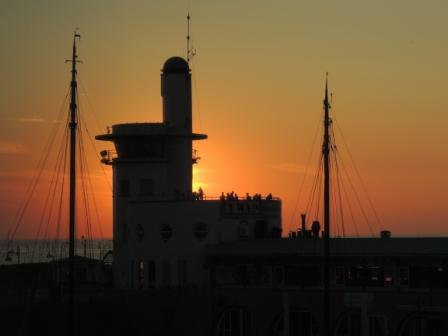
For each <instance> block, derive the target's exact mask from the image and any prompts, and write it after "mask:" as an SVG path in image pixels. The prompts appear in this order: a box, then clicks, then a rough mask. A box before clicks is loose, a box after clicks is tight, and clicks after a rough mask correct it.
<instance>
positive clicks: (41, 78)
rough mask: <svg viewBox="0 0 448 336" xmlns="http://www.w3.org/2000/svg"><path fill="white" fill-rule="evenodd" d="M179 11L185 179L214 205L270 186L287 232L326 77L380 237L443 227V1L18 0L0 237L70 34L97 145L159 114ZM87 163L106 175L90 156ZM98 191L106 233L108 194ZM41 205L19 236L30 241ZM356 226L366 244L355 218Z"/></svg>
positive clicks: (11, 15) (6, 90)
mask: <svg viewBox="0 0 448 336" xmlns="http://www.w3.org/2000/svg"><path fill="white" fill-rule="evenodd" d="M188 10H189V11H190V13H191V16H192V22H191V31H192V41H193V45H194V47H195V48H196V50H197V55H196V56H195V58H194V60H193V62H192V63H191V67H192V74H193V89H194V93H193V97H194V102H193V107H194V111H193V113H194V128H195V130H196V131H197V132H203V133H206V134H208V135H209V139H208V140H206V141H201V142H198V144H197V149H198V150H199V153H200V156H201V157H202V159H201V161H200V163H199V165H198V166H196V167H195V171H196V174H195V185H201V186H203V188H204V190H205V193H206V194H207V195H212V196H216V195H219V194H220V193H221V192H222V191H224V192H227V191H232V190H233V191H235V192H237V193H238V194H240V195H244V194H245V193H246V192H249V193H262V194H267V193H269V192H271V193H273V194H274V196H278V197H280V198H281V199H282V200H283V227H284V232H287V231H289V230H290V229H292V228H295V227H297V226H298V217H299V213H300V212H301V211H303V209H304V208H305V206H306V199H307V197H306V195H305V193H306V190H305V189H306V188H304V195H302V197H301V202H300V203H299V204H298V205H296V200H297V197H298V190H299V187H300V185H301V183H302V179H303V177H304V175H305V169H306V164H307V159H308V154H309V152H310V149H311V145H312V143H313V139H314V134H315V130H316V126H317V125H318V123H320V121H321V119H322V98H323V88H324V80H325V72H327V71H328V72H329V73H330V75H329V80H330V90H331V92H333V94H334V95H333V103H332V105H333V111H332V112H333V113H334V116H335V119H336V121H337V124H338V125H339V127H340V128H341V129H342V132H343V135H344V138H345V140H346V141H347V143H348V145H349V148H350V152H351V153H352V155H353V157H354V159H355V161H356V164H357V167H358V169H359V171H360V173H361V175H362V177H363V180H364V183H365V185H366V188H367V189H368V191H369V195H370V197H371V199H372V201H373V203H374V204H375V208H376V210H377V212H378V213H379V215H380V218H381V221H382V223H383V228H387V229H390V230H391V231H392V232H393V234H399V235H417V234H422V235H446V234H447V233H448V228H447V227H448V226H447V224H448V208H447V206H446V205H447V204H448V196H447V190H448V177H447V175H446V172H447V171H448V151H447V149H446V146H447V144H448V140H447V138H446V135H447V131H446V129H447V126H448V111H447V108H446V105H447V104H446V97H447V94H446V92H447V89H448V87H447V80H446V78H447V77H448V65H447V61H446V60H447V59H448V36H447V34H446V32H447V31H448V2H446V1H436V0H431V1H417V0H415V1H412V0H394V1H386V0H380V1H374V2H367V1H355V0H346V1H337V2H336V1H301V2H299V1H244V2H242V1H236V0H235V1H220V2H218V1H205V0H204V1H193V0H192V1H134V0H133V1H114V0H96V1H87V0H85V1H77V2H72V1H65V0H64V1H60V0H59V1H56V0H53V1H50V0H41V1H22V0H18V1H0V41H1V43H2V47H1V48H2V52H1V53H0V73H1V81H0V120H1V122H0V218H1V223H0V239H2V238H3V237H4V234H5V232H6V231H7V230H8V225H9V224H10V222H11V221H12V220H13V214H14V212H15V209H16V208H17V206H18V205H19V203H20V199H21V197H23V193H24V191H25V189H26V186H27V183H29V180H30V176H31V175H32V173H33V169H34V167H35V166H36V163H37V160H38V158H39V155H40V152H41V151H42V149H43V146H44V142H45V139H46V137H47V135H48V133H49V130H50V129H51V127H53V125H54V123H55V119H56V117H57V115H58V111H59V109H60V106H61V104H62V102H63V100H64V97H65V95H66V93H67V90H68V86H69V79H70V73H69V70H70V69H69V65H67V64H64V60H65V59H67V58H70V52H71V49H70V48H71V39H72V32H73V29H74V28H75V27H79V29H80V33H81V34H82V39H81V43H80V46H79V54H80V58H81V59H82V60H83V61H84V63H83V64H82V65H80V66H79V78H80V99H81V104H82V105H81V113H85V114H84V118H85V119H86V121H87V122H88V124H89V126H88V127H89V132H90V133H91V134H92V135H95V134H99V133H103V132H104V131H105V129H106V126H108V125H112V124H115V123H122V122H145V121H160V120H161V119H162V111H161V97H160V69H161V68H162V65H163V63H164V61H165V60H166V59H167V58H168V57H170V56H173V55H180V56H185V47H186V46H185V34H186V20H185V16H186V12H187V11H188ZM335 131H336V137H337V139H336V140H337V142H338V144H339V145H340V146H341V147H342V145H343V144H342V139H341V138H340V136H339V133H338V132H337V129H335ZM320 144H321V141H320V139H318V140H317V144H316V146H315V152H316V153H317V154H318V152H319V150H320V148H319V146H320ZM96 146H97V148H98V149H99V150H101V149H103V148H106V147H107V144H105V143H101V142H97V143H96ZM341 151H342V149H341ZM89 162H91V164H92V165H91V167H92V170H93V174H95V176H97V177H98V176H103V174H104V173H103V171H102V170H101V167H100V166H99V165H96V162H97V159H96V157H95V155H94V154H93V152H91V153H90V154H89ZM315 162H316V159H313V160H312V163H313V164H315ZM105 169H106V174H109V176H110V167H105ZM108 170H109V171H108ZM313 173H314V168H312V169H311V170H310V174H309V175H310V176H311V177H312V174H313ZM307 180H310V179H309V178H308V179H307ZM95 181H96V182H95V183H96V188H97V189H98V190H99V195H98V200H99V204H100V208H101V209H100V211H101V214H102V217H103V219H104V222H105V223H104V224H103V232H104V234H105V235H106V236H108V237H110V236H111V234H112V233H111V211H112V210H111V201H110V200H111V193H110V189H109V187H108V185H107V183H106V182H105V181H104V179H103V178H100V177H98V178H95ZM309 183H310V182H306V183H305V186H308V185H309ZM360 195H361V196H363V195H364V194H363V193H362V192H360ZM38 208H39V206H35V207H34V208H32V210H30V211H31V212H32V213H31V214H30V215H29V216H28V217H27V218H26V219H25V220H24V224H23V226H24V227H23V229H22V231H21V233H20V235H21V236H26V237H32V236H33V234H32V232H34V230H35V217H36V215H35V214H36V213H37V210H38ZM295 208H296V211H295V212H294V209H295ZM369 216H372V215H371V213H370V215H369ZM291 218H292V219H293V220H292V221H291ZM347 226H348V227H347V228H346V229H347V232H348V233H349V234H351V235H354V234H356V232H355V231H356V230H355V228H354V227H353V224H349V223H347ZM357 230H358V233H359V234H364V235H369V234H371V232H370V230H369V228H368V227H366V225H365V224H362V221H361V220H360V221H359V223H358V227H357ZM379 230H380V227H379V226H375V225H374V226H373V231H375V234H376V233H377V231H379ZM78 234H79V235H81V234H83V232H82V229H80V230H79V231H78Z"/></svg>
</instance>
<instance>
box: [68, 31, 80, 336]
mask: <svg viewBox="0 0 448 336" xmlns="http://www.w3.org/2000/svg"><path fill="white" fill-rule="evenodd" d="M79 37H80V35H78V34H77V33H76V30H75V33H74V36H73V53H72V59H71V61H70V62H71V63H72V70H71V72H72V80H71V82H70V122H69V129H70V197H69V209H70V210H69V257H68V259H69V280H68V281H69V294H68V296H69V297H68V334H69V335H70V336H73V335H74V334H75V323H74V319H75V318H74V314H75V309H74V308H75V302H74V301H75V299H74V296H75V202H76V132H77V127H78V123H77V114H76V111H77V105H76V90H77V82H76V63H77V60H76V59H77V57H78V56H77V55H76V38H79Z"/></svg>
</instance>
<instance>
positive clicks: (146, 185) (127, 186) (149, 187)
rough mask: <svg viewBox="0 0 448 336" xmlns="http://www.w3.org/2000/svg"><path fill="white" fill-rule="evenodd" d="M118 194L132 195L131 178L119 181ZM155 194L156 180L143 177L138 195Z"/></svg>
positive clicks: (139, 184) (123, 195)
mask: <svg viewBox="0 0 448 336" xmlns="http://www.w3.org/2000/svg"><path fill="white" fill-rule="evenodd" d="M117 193H118V196H120V197H129V196H131V182H130V181H129V180H120V181H118V190H117ZM153 195H154V180H153V179H141V180H140V181H139V183H138V196H143V197H145V196H153Z"/></svg>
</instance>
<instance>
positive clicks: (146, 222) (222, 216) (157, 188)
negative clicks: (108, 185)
mask: <svg viewBox="0 0 448 336" xmlns="http://www.w3.org/2000/svg"><path fill="white" fill-rule="evenodd" d="M161 86H162V97H163V122H162V123H134V124H119V125H113V126H112V132H110V133H107V134H103V135H99V136H97V137H96V138H97V139H98V140H106V141H113V143H114V145H115V148H116V153H117V155H116V156H115V157H113V158H112V157H110V156H108V155H105V156H104V160H103V162H104V163H106V164H111V165H112V167H113V185H114V187H113V197H114V202H113V211H114V214H113V215H114V216H113V217H114V224H113V229H114V230H113V231H114V232H113V234H114V265H113V268H114V281H115V286H116V287H118V288H151V287H161V286H168V287H171V286H176V287H177V286H187V285H195V286H209V285H210V277H209V270H208V269H207V265H206V264H205V260H206V258H205V247H206V246H209V245H213V244H219V243H222V242H230V241H236V240H243V239H245V240H247V239H257V238H268V237H272V238H277V237H280V235H281V202H280V200H277V199H272V197H268V199H266V198H262V197H260V196H256V197H247V198H245V199H244V200H242V199H237V198H236V197H235V196H234V195H228V196H224V197H220V198H219V199H205V197H204V195H203V194H202V192H199V193H195V192H193V190H192V165H193V164H194V163H196V158H195V157H194V155H193V147H192V141H193V140H201V139H206V138H207V136H206V135H204V134H195V133H192V112H191V73H190V68H189V66H188V63H187V62H186V61H185V60H184V59H182V58H180V57H172V58H170V59H168V60H167V61H166V62H165V64H164V66H163V70H162V83H161Z"/></svg>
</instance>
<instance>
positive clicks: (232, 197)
mask: <svg viewBox="0 0 448 336" xmlns="http://www.w3.org/2000/svg"><path fill="white" fill-rule="evenodd" d="M219 199H220V200H221V201H238V199H239V198H238V195H237V194H236V193H235V192H234V191H232V192H230V193H226V194H224V192H222V193H221V196H220V198H219ZM262 199H263V198H262V196H261V194H255V195H253V196H251V195H249V193H246V200H247V201H251V200H254V201H260V200H262ZM265 199H266V200H267V201H270V200H272V194H271V193H269V194H268V195H267V196H266V198H265Z"/></svg>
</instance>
